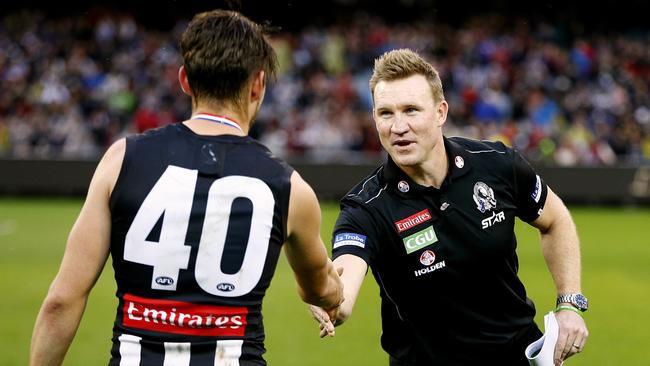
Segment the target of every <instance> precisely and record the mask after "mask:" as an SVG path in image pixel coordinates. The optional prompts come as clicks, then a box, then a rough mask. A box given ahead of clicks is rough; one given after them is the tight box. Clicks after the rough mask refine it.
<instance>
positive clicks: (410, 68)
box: [369, 48, 445, 103]
mask: <svg viewBox="0 0 650 366" xmlns="http://www.w3.org/2000/svg"><path fill="white" fill-rule="evenodd" d="M413 75H422V76H424V77H425V78H426V79H427V81H428V82H429V85H430V86H431V94H432V95H433V100H434V101H435V102H436V103H437V102H441V101H443V100H445V95H444V93H443V91H442V81H441V80H440V75H439V74H438V71H436V69H435V68H434V67H433V66H432V65H431V64H430V63H428V62H427V61H425V60H424V59H423V58H422V57H421V56H420V55H418V54H417V53H416V52H414V51H412V50H409V49H406V48H402V49H398V50H393V51H388V52H386V53H384V54H383V55H381V56H379V57H378V58H376V59H375V67H374V69H373V70H372V77H371V78H370V83H369V86H370V93H371V94H372V100H373V102H374V100H375V87H376V86H377V84H378V83H379V82H380V81H393V80H399V79H404V78H407V77H409V76H413Z"/></svg>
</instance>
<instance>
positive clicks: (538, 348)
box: [525, 311, 560, 366]
mask: <svg viewBox="0 0 650 366" xmlns="http://www.w3.org/2000/svg"><path fill="white" fill-rule="evenodd" d="M559 331H560V328H559V326H558V325H557V320H556V319H555V313H554V312H552V311H551V312H550V313H548V314H546V315H545V316H544V335H543V336H541V337H540V338H539V339H538V340H536V341H535V342H533V343H531V344H530V345H528V347H526V351H525V353H526V358H527V359H528V363H530V365H531V366H554V365H555V364H554V363H553V355H554V353H555V344H556V343H557V337H558V333H559Z"/></svg>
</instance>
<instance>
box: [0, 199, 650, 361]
mask: <svg viewBox="0 0 650 366" xmlns="http://www.w3.org/2000/svg"><path fill="white" fill-rule="evenodd" d="M80 207H81V201H80V200H76V199H9V198H4V199H0V294H2V301H0V314H1V319H2V320H1V325H0V344H1V345H2V347H1V349H2V350H3V352H0V365H6V366H10V365H26V364H27V356H28V351H29V342H30V337H31V332H32V327H33V324H34V319H35V317H36V314H37V312H38V309H39V307H40V303H41V301H42V300H43V297H44V296H45V294H46V292H47V288H48V285H49V283H50V281H51V280H52V278H53V277H54V275H55V273H56V271H57V268H58V265H59V261H60V260H61V256H62V254H63V249H64V245H65V239H66V236H67V233H68V231H69V230H70V227H71V225H72V223H73V221H74V219H75V218H76V215H77V214H78V212H79V209H80ZM572 213H573V215H574V218H575V221H576V224H577V226H578V230H579V233H580V236H581V241H582V251H583V290H584V292H585V294H587V295H588V296H589V300H590V303H591V307H590V310H589V311H588V312H587V313H586V314H585V318H586V320H587V324H588V326H589V330H590V332H591V336H590V339H589V342H588V344H587V347H586V349H585V352H584V353H583V354H582V355H580V356H578V357H575V358H573V359H570V360H569V361H567V362H566V363H565V365H590V366H597V365H612V366H614V365H616V366H618V365H634V366H636V365H649V364H650V342H649V341H648V340H649V339H650V337H649V336H648V333H647V332H648V328H649V327H650V317H649V316H648V313H646V310H644V309H646V308H647V307H648V303H650V209H649V208H645V209H638V208H637V209H632V208H573V209H572ZM336 214H337V205H336V204H333V203H327V204H323V219H324V223H323V238H325V239H326V241H328V240H329V233H330V232H331V228H332V225H333V223H334V219H335V217H336ZM517 233H518V237H519V256H520V267H521V271H520V275H521V277H522V279H523V281H524V283H525V284H526V287H527V289H528V292H529V296H530V297H531V298H532V299H533V300H534V301H535V303H536V305H537V308H538V312H539V314H538V317H537V320H538V321H539V320H540V319H541V317H542V316H543V314H544V313H546V312H548V311H549V310H551V309H552V307H553V306H554V299H555V290H554V288H553V284H552V282H551V278H550V275H549V273H548V271H547V269H546V266H545V264H544V261H543V259H542V256H541V253H540V249H539V244H538V238H537V233H536V232H535V231H534V230H533V229H532V228H530V227H528V226H526V225H524V224H522V225H518V226H517ZM112 277H113V270H112V267H111V266H110V264H108V265H107V267H106V269H105V270H104V273H103V275H102V277H101V278H100V280H99V282H98V283H97V285H96V287H95V289H94V290H93V292H92V294H91V296H90V300H89V303H88V308H87V310H86V313H85V315H84V319H83V320H82V323H81V326H80V328H79V331H78V333H77V336H76V338H75V340H74V342H73V344H72V347H71V349H70V351H69V352H68V356H67V358H66V362H65V364H66V365H105V364H106V363H107V361H108V356H109V350H110V337H111V328H112V322H113V318H114V315H115V313H114V309H115V306H116V304H117V301H116V299H115V297H114V291H115V286H114V284H113V278H112ZM377 293H378V290H377V286H376V285H375V283H374V280H373V279H372V277H371V276H368V277H367V279H366V281H365V284H364V287H363V289H362V293H361V295H360V298H359V300H358V303H357V306H356V308H355V312H354V314H353V316H352V318H351V319H350V320H349V321H348V322H347V323H346V324H345V325H343V326H342V327H340V328H337V336H336V337H335V338H331V339H319V338H318V326H317V324H316V323H315V322H314V321H313V320H312V319H311V317H310V315H309V314H308V311H307V308H306V306H305V305H304V304H302V303H301V302H300V301H299V300H298V296H297V294H296V291H295V284H294V280H293V276H292V274H291V271H290V270H289V267H288V265H287V263H286V261H285V260H284V259H282V260H281V263H280V264H279V265H278V270H277V272H276V275H275V278H274V279H273V282H272V284H271V288H270V290H269V292H268V295H267V297H266V299H265V302H264V314H265V322H266V331H267V340H266V347H267V349H268V352H267V354H266V359H267V361H268V362H269V364H270V365H272V366H273V365H327V366H331V365H387V364H388V362H387V356H386V355H385V354H384V352H383V351H382V350H381V348H380V346H379V336H380V332H381V330H380V320H379V301H378V295H377ZM468 351H471V350H468Z"/></svg>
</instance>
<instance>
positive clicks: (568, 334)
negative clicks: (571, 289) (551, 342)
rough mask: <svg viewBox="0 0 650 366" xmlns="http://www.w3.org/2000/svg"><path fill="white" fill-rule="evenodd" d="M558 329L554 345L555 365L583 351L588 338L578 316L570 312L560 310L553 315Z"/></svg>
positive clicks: (585, 327) (582, 321)
mask: <svg viewBox="0 0 650 366" xmlns="http://www.w3.org/2000/svg"><path fill="white" fill-rule="evenodd" d="M555 318H556V319H557V323H558V326H559V327H560V331H559V335H558V338H557V344H556V345H555V355H554V359H555V365H556V366H560V364H561V363H562V361H564V360H566V359H567V358H569V357H571V356H573V355H575V354H576V353H580V352H582V351H583V350H584V347H585V344H586V343H587V337H589V331H588V330H587V325H586V324H585V321H584V319H582V316H580V314H577V313H576V312H573V311H571V310H560V311H558V312H557V313H555Z"/></svg>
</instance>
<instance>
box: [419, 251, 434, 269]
mask: <svg viewBox="0 0 650 366" xmlns="http://www.w3.org/2000/svg"><path fill="white" fill-rule="evenodd" d="M435 261H436V255H435V254H434V253H433V252H432V251H430V250H425V251H424V252H422V254H421V255H420V263H422V264H423V265H425V266H430V265H432V264H433V262H435Z"/></svg>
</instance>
